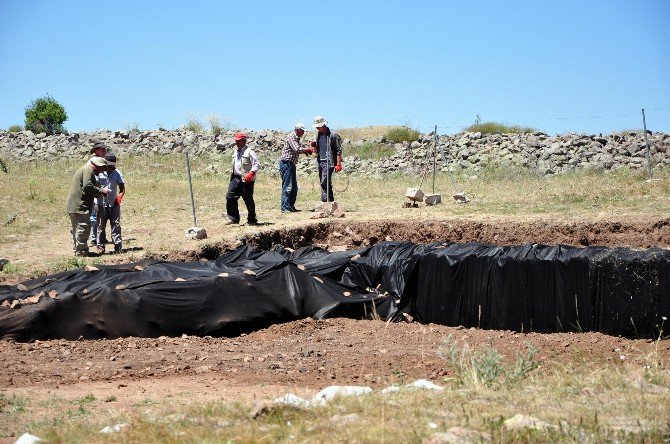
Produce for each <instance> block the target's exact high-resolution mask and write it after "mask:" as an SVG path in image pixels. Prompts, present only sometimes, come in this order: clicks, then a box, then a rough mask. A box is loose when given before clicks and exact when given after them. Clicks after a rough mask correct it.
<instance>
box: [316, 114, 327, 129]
mask: <svg viewBox="0 0 670 444" xmlns="http://www.w3.org/2000/svg"><path fill="white" fill-rule="evenodd" d="M326 125H328V122H326V119H325V118H324V117H323V116H316V117H315V118H314V125H312V126H313V127H314V128H321V127H322V126H326Z"/></svg>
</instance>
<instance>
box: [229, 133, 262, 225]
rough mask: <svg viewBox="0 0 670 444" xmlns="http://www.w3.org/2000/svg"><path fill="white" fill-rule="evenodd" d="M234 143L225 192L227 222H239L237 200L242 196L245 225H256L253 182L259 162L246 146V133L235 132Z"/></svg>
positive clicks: (252, 151)
mask: <svg viewBox="0 0 670 444" xmlns="http://www.w3.org/2000/svg"><path fill="white" fill-rule="evenodd" d="M235 145H236V146H237V149H236V150H234V151H233V171H232V173H231V174H230V183H229V184H228V193H226V215H227V216H228V222H227V224H239V223H240V211H239V209H238V206H237V201H238V200H239V198H240V197H242V200H244V205H246V207H247V211H248V214H247V225H257V224H258V220H257V219H256V204H255V203H254V182H255V180H256V173H257V172H258V170H259V169H260V167H261V164H260V163H259V162H258V156H257V155H256V153H255V152H254V150H252V149H251V148H250V147H248V146H247V135H246V134H244V133H236V134H235Z"/></svg>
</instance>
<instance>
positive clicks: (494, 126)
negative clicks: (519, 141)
mask: <svg viewBox="0 0 670 444" xmlns="http://www.w3.org/2000/svg"><path fill="white" fill-rule="evenodd" d="M464 131H465V132H468V133H482V134H510V133H515V134H518V133H535V132H537V129H535V128H531V127H527V126H519V125H512V126H507V125H505V124H502V123H497V122H484V123H475V124H474V125H470V126H469V127H467V128H465V130H464Z"/></svg>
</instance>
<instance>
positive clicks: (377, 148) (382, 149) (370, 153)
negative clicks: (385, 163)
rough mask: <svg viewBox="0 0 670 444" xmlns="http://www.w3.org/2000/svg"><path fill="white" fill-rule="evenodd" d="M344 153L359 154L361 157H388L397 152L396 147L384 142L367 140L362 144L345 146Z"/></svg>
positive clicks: (349, 154)
mask: <svg viewBox="0 0 670 444" xmlns="http://www.w3.org/2000/svg"><path fill="white" fill-rule="evenodd" d="M342 154H343V155H347V156H358V157H360V158H361V159H376V160H378V159H387V158H389V157H391V156H392V155H393V154H395V148H393V147H392V146H388V145H385V144H383V143H372V142H366V143H363V144H362V145H351V146H349V147H347V148H345V149H344V150H343V153H342Z"/></svg>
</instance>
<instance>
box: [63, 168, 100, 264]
mask: <svg viewBox="0 0 670 444" xmlns="http://www.w3.org/2000/svg"><path fill="white" fill-rule="evenodd" d="M106 165H107V162H106V161H105V159H104V158H102V157H93V158H92V159H91V160H89V161H88V162H86V164H85V165H84V166H82V167H81V168H79V170H78V171H77V172H76V173H75V175H74V177H73V178H72V185H70V195H69V196H68V199H67V212H68V214H69V215H70V222H72V230H71V231H70V232H71V233H72V246H73V249H74V255H75V256H88V255H89V252H88V242H87V241H88V236H89V235H90V233H91V220H90V212H91V206H92V205H93V199H95V198H96V197H98V196H100V195H102V196H106V195H107V189H105V188H100V182H99V181H98V178H97V175H98V173H101V172H103V171H105V168H106Z"/></svg>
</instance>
